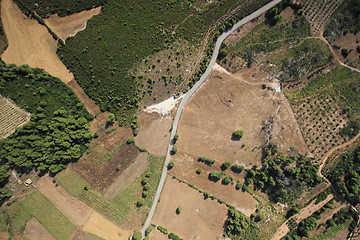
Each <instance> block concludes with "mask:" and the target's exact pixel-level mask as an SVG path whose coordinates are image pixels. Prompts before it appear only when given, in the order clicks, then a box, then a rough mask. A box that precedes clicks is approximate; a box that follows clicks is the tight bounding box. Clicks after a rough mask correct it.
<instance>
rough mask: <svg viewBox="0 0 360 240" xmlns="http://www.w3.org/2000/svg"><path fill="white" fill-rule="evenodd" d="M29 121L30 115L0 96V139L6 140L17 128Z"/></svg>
mask: <svg viewBox="0 0 360 240" xmlns="http://www.w3.org/2000/svg"><path fill="white" fill-rule="evenodd" d="M28 121H30V113H28V112H26V111H25V110H23V109H21V108H19V107H18V106H17V105H16V104H15V103H14V102H12V101H11V100H9V99H7V98H5V97H3V96H1V95H0V138H6V137H7V136H9V135H10V134H12V133H13V132H14V131H15V129H16V128H17V127H20V126H22V125H24V124H25V123H27V122H28Z"/></svg>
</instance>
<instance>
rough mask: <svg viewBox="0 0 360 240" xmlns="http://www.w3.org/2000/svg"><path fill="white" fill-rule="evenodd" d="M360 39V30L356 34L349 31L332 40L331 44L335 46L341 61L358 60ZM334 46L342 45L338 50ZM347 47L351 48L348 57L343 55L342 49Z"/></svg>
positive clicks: (359, 56)
mask: <svg viewBox="0 0 360 240" xmlns="http://www.w3.org/2000/svg"><path fill="white" fill-rule="evenodd" d="M359 40H360V32H359V33H357V34H356V35H355V34H352V33H347V34H345V35H342V36H340V37H338V38H336V39H335V40H334V41H332V42H331V45H332V46H333V50H334V51H335V52H336V55H337V57H338V58H339V59H340V60H341V61H346V60H347V61H350V62H351V61H356V60H359V59H360V53H358V52H357V50H356V48H357V47H358V46H359V43H357V41H359ZM334 46H338V47H340V49H338V50H336V49H335V48H334ZM343 48H345V49H347V50H349V55H348V56H347V57H346V59H345V58H344V57H343V56H342V55H341V49H343Z"/></svg>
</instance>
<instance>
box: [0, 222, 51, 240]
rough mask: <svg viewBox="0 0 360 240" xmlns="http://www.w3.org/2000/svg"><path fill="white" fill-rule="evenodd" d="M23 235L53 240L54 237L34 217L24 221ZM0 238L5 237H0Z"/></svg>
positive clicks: (37, 239)
mask: <svg viewBox="0 0 360 240" xmlns="http://www.w3.org/2000/svg"><path fill="white" fill-rule="evenodd" d="M24 235H25V237H27V238H29V239H30V240H55V238H54V237H53V236H52V235H51V234H50V233H49V232H48V230H46V229H45V228H44V226H43V225H41V223H39V221H38V220H36V218H30V219H29V220H28V221H27V222H26V227H25V231H24ZM0 239H6V238H1V235H0Z"/></svg>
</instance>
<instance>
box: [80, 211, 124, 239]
mask: <svg viewBox="0 0 360 240" xmlns="http://www.w3.org/2000/svg"><path fill="white" fill-rule="evenodd" d="M83 230H84V231H86V232H89V233H92V234H95V235H97V236H99V237H101V238H103V239H106V240H128V239H129V237H130V236H131V233H130V231H125V230H122V229H120V228H119V227H117V226H116V225H115V224H113V223H112V222H110V221H108V220H107V219H105V218H104V217H103V216H101V215H100V214H98V213H97V212H93V213H92V214H91V215H90V217H89V219H88V221H87V223H86V224H85V226H84V227H83Z"/></svg>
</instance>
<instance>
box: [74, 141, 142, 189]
mask: <svg viewBox="0 0 360 240" xmlns="http://www.w3.org/2000/svg"><path fill="white" fill-rule="evenodd" d="M138 155H139V151H138V150H137V148H136V147H135V146H134V145H133V144H124V145H122V146H121V147H120V149H119V150H117V151H116V152H114V153H113V155H112V156H111V158H110V159H109V160H106V161H104V162H95V161H92V160H90V159H87V156H88V154H85V155H84V156H83V157H81V158H80V160H79V161H78V162H76V163H74V164H72V165H71V167H72V169H73V170H75V171H76V172H77V173H78V174H79V175H80V176H82V177H83V178H85V180H86V181H88V183H89V184H90V185H91V187H92V188H94V189H96V190H97V191H99V192H102V191H104V190H105V189H106V188H107V187H108V186H110V185H111V184H112V183H113V182H114V181H115V179H116V178H117V177H118V176H120V175H121V174H122V173H123V172H124V171H125V170H126V169H127V168H128V167H129V166H130V165H131V163H133V161H134V159H135V158H136V157H137V156H138Z"/></svg>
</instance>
